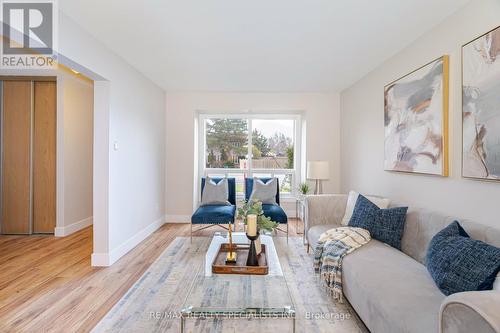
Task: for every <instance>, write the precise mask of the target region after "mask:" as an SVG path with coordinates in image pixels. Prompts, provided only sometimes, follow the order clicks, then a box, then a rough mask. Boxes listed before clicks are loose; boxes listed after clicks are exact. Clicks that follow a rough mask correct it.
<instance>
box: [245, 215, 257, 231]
mask: <svg viewBox="0 0 500 333" xmlns="http://www.w3.org/2000/svg"><path fill="white" fill-rule="evenodd" d="M247 234H248V236H257V215H255V214H250V215H248V216H247Z"/></svg>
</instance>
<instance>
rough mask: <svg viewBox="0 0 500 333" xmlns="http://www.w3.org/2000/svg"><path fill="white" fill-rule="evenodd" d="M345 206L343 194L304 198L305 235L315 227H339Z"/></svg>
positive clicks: (345, 196) (345, 198)
mask: <svg viewBox="0 0 500 333" xmlns="http://www.w3.org/2000/svg"><path fill="white" fill-rule="evenodd" d="M346 205H347V195H345V194H321V195H307V196H306V205H305V206H306V218H305V224H306V225H305V228H306V233H307V232H308V231H309V229H310V228H311V227H313V226H315V225H322V224H335V225H339V226H340V222H342V218H343V217H344V213H345V209H346Z"/></svg>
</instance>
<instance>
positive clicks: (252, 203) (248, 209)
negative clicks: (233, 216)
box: [238, 200, 278, 232]
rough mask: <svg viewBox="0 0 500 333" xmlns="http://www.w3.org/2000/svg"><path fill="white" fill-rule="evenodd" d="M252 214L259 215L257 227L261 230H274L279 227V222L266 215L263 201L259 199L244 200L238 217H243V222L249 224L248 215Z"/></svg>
mask: <svg viewBox="0 0 500 333" xmlns="http://www.w3.org/2000/svg"><path fill="white" fill-rule="evenodd" d="M250 214H255V215H257V229H258V230H259V231H260V230H262V231H268V232H273V231H275V230H276V228H277V227H278V222H274V221H272V220H271V219H270V218H269V217H267V216H264V211H263V210H262V202H261V201H258V200H249V201H247V200H244V201H243V206H242V207H241V208H238V218H241V219H243V223H244V224H245V225H246V224H247V216H248V215H250Z"/></svg>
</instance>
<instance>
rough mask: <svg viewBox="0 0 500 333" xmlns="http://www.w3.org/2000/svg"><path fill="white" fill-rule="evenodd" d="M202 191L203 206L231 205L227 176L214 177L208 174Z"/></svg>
mask: <svg viewBox="0 0 500 333" xmlns="http://www.w3.org/2000/svg"><path fill="white" fill-rule="evenodd" d="M204 185H205V186H204V187H203V191H202V192H201V203H200V205H201V206H210V205H230V203H229V201H228V200H227V199H228V197H229V186H228V181H227V178H222V179H212V178H210V177H208V176H207V178H206V180H205V184H204Z"/></svg>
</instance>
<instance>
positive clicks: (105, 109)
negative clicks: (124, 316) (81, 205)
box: [59, 12, 165, 265]
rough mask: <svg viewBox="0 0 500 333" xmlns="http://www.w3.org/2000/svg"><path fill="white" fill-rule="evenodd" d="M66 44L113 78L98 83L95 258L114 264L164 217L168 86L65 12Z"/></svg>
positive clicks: (67, 52) (65, 50)
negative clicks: (121, 56) (140, 71)
mask: <svg viewBox="0 0 500 333" xmlns="http://www.w3.org/2000/svg"><path fill="white" fill-rule="evenodd" d="M59 46H60V50H59V52H60V53H61V54H63V55H64V56H65V57H68V58H69V59H71V60H72V61H74V62H76V63H78V64H79V65H80V66H83V67H86V68H87V69H90V70H91V71H92V72H94V73H97V74H98V75H99V76H101V77H103V78H104V79H105V81H99V82H96V83H95V91H94V98H95V106H94V131H95V132H94V177H95V178H94V253H93V255H92V264H93V265H110V264H112V263H113V262H114V261H116V260H117V259H118V258H120V257H121V256H122V255H124V254H125V253H126V252H128V251H129V250H130V249H132V248H133V247H134V246H135V245H137V244H138V243H139V242H140V241H142V240H143V239H144V238H145V237H147V236H148V235H149V234H150V233H151V232H153V231H154V230H156V229H157V228H158V227H159V226H161V225H162V224H163V223H164V214H165V213H164V212H165V93H164V91H163V90H162V89H161V88H160V87H158V86H157V85H155V84H154V83H153V82H151V81H150V80H149V79H147V78H146V77H145V76H144V75H142V74H141V73H139V72H138V71H137V70H136V69H135V68H133V67H132V66H130V65H129V64H128V63H126V62H125V61H124V60H123V59H121V58H120V57H119V56H117V55H116V54H114V53H113V52H111V51H110V50H109V49H107V48H106V47H105V46H104V45H103V44H101V43H100V42H98V41H97V40H96V39H95V38H94V37H93V36H91V35H89V34H88V33H87V32H86V31H85V30H84V29H82V28H81V27H80V26H78V25H77V24H76V23H74V22H73V21H72V20H71V19H70V18H69V17H67V16H66V15H65V14H63V13H62V12H61V13H60V15H59ZM131 47H133V45H132V44H131ZM144 55H145V61H147V50H145V52H144ZM115 144H116V148H117V149H116V150H115V149H114V148H113V147H114V146H115Z"/></svg>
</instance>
